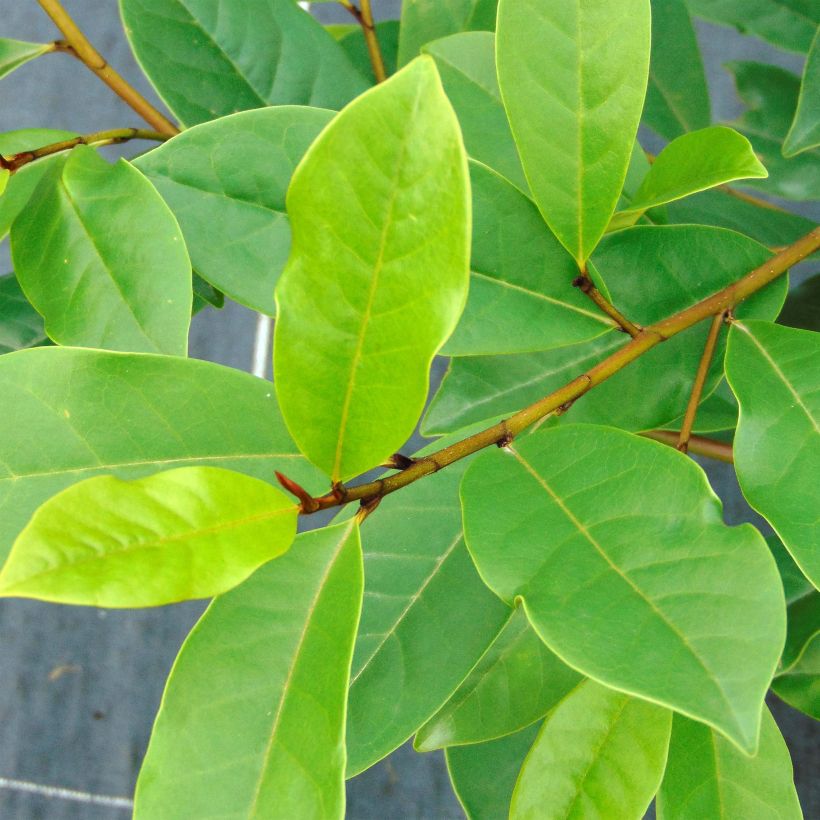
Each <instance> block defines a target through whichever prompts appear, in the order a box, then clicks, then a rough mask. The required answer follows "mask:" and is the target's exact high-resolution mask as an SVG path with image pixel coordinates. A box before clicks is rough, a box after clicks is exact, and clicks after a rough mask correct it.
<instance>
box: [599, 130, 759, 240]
mask: <svg viewBox="0 0 820 820" xmlns="http://www.w3.org/2000/svg"><path fill="white" fill-rule="evenodd" d="M766 176H768V174H767V172H766V169H765V168H764V167H763V166H762V165H761V164H760V160H758V158H757V157H756V156H755V153H754V151H753V150H752V146H751V144H750V143H749V140H747V139H746V137H744V136H743V135H742V134H738V132H737V131H733V130H732V129H731V128H726V127H725V126H722V125H715V126H712V127H711V128H704V129H703V130H701V131H693V132H692V133H691V134H684V135H683V136H680V137H678V138H677V139H676V140H673V141H672V142H670V143H669V145H667V146H666V148H664V149H663V151H661V153H660V154H659V155H658V157H657V159H656V160H655V162H654V163H653V164H652V167H651V168H650V170H649V173H648V174H647V175H646V178H645V179H644V181H643V183H642V184H641V186H640V187H639V188H638V190H637V191H636V192H635V195H634V196H633V197H632V201H631V202H630V204H629V208H628V209H627V210H625V211H620V212H619V213H617V214H615V216H614V217H613V219H612V225H611V226H610V227H624V226H626V225H630V224H632V223H634V222H636V221H637V220H638V218H639V217H640V216H641V215H642V214H643V213H644V212H645V211H648V210H649V209H650V208H654V207H656V206H658V205H665V204H667V203H669V202H674V201H675V200H676V199H683V197H686V196H689V195H690V194H696V193H698V191H705V190H706V189H707V188H714V187H716V186H718V185H722V184H724V183H726V182H732V181H733V180H736V179H746V178H748V177H766Z"/></svg>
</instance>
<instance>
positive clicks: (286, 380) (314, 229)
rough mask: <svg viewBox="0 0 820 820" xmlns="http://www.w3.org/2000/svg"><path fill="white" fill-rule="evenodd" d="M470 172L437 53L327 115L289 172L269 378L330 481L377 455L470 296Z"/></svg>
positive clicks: (401, 438) (409, 423)
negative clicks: (289, 235) (286, 246)
mask: <svg viewBox="0 0 820 820" xmlns="http://www.w3.org/2000/svg"><path fill="white" fill-rule="evenodd" d="M340 157H344V158H345V159H344V162H340V161H339V158H340ZM467 174H468V170H467V161H466V157H465V154H464V146H463V144H462V141H461V135H460V134H459V130H458V122H457V121H456V118H455V114H454V113H453V110H452V108H451V107H450V104H449V102H448V101H447V97H446V96H445V94H444V91H443V89H442V87H441V83H440V82H439V79H438V74H437V72H436V68H435V63H434V62H433V60H432V59H431V58H430V57H420V58H419V59H418V60H416V61H414V62H413V64H412V65H410V66H408V67H407V68H406V69H404V70H402V71H400V72H399V73H398V74H396V75H395V76H394V77H392V78H391V79H390V80H388V81H387V82H385V83H382V84H381V85H379V86H377V87H376V88H373V89H371V90H370V91H369V92H368V93H367V94H364V95H362V96H361V97H359V99H357V100H356V101H355V102H354V103H352V104H351V105H350V106H349V107H348V108H346V109H345V111H343V112H342V113H341V114H340V115H339V116H338V117H337V118H336V119H334V121H333V122H332V123H331V124H330V125H329V126H328V127H327V128H326V129H325V130H324V131H323V132H322V134H321V136H320V137H319V139H318V140H316V142H314V143H313V145H312V147H311V148H310V150H309V151H308V153H307V154H306V155H305V157H304V159H303V160H302V162H301V164H300V165H299V167H298V168H297V169H296V172H295V174H294V175H293V181H292V182H291V186H290V189H289V191H288V197H287V206H288V213H289V214H290V218H291V223H292V227H293V247H292V250H291V256H290V259H289V261H288V264H287V267H286V268H285V272H284V273H283V275H282V278H281V280H280V282H279V285H278V286H277V290H276V300H277V305H278V308H279V310H278V314H279V317H278V320H277V322H276V334H275V344H274V362H275V366H274V373H275V374H276V390H277V393H278V396H279V402H280V405H281V407H282V413H283V415H284V417H285V421H286V423H287V425H288V428H289V429H290V431H291V433H292V435H293V436H294V438H295V439H296V442H297V443H298V444H299V447H300V449H301V450H302V452H304V453H305V455H307V456H308V458H309V459H311V461H313V462H314V463H315V464H316V465H317V466H319V467H320V468H321V469H323V470H324V471H325V472H326V473H328V474H329V475H330V476H331V477H332V479H333V480H334V481H336V480H345V479H348V478H350V477H351V476H354V475H358V474H359V473H363V472H364V471H366V470H368V469H369V468H371V467H374V466H376V465H377V464H379V463H380V462H382V461H384V459H386V458H387V457H388V456H390V454H391V453H393V452H395V451H396V450H397V449H398V448H399V447H400V446H401V445H402V444H403V443H404V442H405V441H406V440H407V438H408V437H409V436H410V434H411V433H412V432H413V428H414V426H415V424H416V421H417V420H418V417H419V415H420V414H421V411H422V409H423V407H424V402H425V399H426V397H427V388H428V374H429V370H430V363H431V361H432V359H433V356H434V355H435V353H436V351H437V350H438V349H439V348H440V347H441V345H442V344H443V343H444V341H445V340H446V338H447V337H448V336H449V335H450V333H452V331H453V329H454V328H455V325H456V323H457V321H458V318H459V316H460V315H461V312H462V310H463V308H464V302H465V300H466V297H467V288H468V280H469V243H470V201H469V187H468V178H467ZM431 203H435V207H430V204H431Z"/></svg>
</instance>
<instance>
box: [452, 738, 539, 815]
mask: <svg viewBox="0 0 820 820" xmlns="http://www.w3.org/2000/svg"><path fill="white" fill-rule="evenodd" d="M539 729H540V725H539V724H535V725H533V726H528V727H527V728H526V729H522V730H521V731H520V732H516V733H515V734H514V735H507V737H503V738H501V739H500V740H491V741H489V742H488V743H474V744H472V745H470V746H454V747H452V748H451V749H447V750H446V755H447V769H448V771H449V773H450V780H451V782H452V784H453V790H454V791H455V793H456V797H458V799H459V801H460V803H461V805H462V807H463V808H464V812H465V813H466V815H467V817H468V818H469V820H499V818H503V817H507V816H508V815H509V813H510V801H511V800H512V794H513V789H514V788H515V783H516V781H517V780H518V773H519V771H520V770H521V765H522V764H523V763H524V758H525V757H526V756H527V752H529V750H530V747H531V746H532V744H533V741H534V740H535V738H536V735H537V734H538V730H539ZM488 773H492V774H491V776H488Z"/></svg>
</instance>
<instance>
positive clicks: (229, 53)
mask: <svg viewBox="0 0 820 820" xmlns="http://www.w3.org/2000/svg"><path fill="white" fill-rule="evenodd" d="M120 9H121V11H122V19H123V23H124V24H125V32H126V34H127V35H128V39H129V41H130V43H131V48H132V49H133V51H134V54H135V55H136V58H137V60H138V62H139V63H140V65H141V66H142V69H143V70H144V71H145V73H146V74H147V76H148V78H149V79H150V80H151V82H152V83H153V85H154V88H156V90H157V92H158V93H159V95H160V97H162V99H163V100H164V101H165V103H166V104H167V105H168V107H169V108H170V109H171V111H173V112H174V114H176V116H177V117H178V118H179V119H180V120H181V121H182V122H183V123H184V124H185V125H189V126H190V125H196V124H197V123H199V122H205V121H206V120H212V119H215V118H216V117H224V116H225V115H226V114H234V113H236V112H237V111H244V110H246V109H248V108H263V107H265V106H267V105H287V104H294V105H311V106H317V107H319V108H334V109H338V108H341V107H342V106H343V105H345V104H346V103H348V102H349V101H350V100H352V99H353V98H354V97H355V96H356V95H357V94H360V93H361V92H362V91H364V90H365V88H367V80H366V79H365V77H364V76H362V75H361V74H360V73H359V71H358V70H357V69H356V68H355V67H354V66H353V63H352V62H351V61H350V58H349V57H348V56H347V54H345V51H344V49H343V48H342V47H341V46H340V45H339V44H338V43H337V42H336V41H335V40H334V39H333V38H332V37H331V36H330V35H329V34H328V33H327V32H326V31H325V30H324V29H323V28H322V26H321V25H320V24H319V23H318V22H317V21H316V20H314V19H313V18H312V17H311V16H310V14H307V13H306V12H305V11H304V10H303V9H301V8H299V6H298V5H297V4H296V3H295V2H293V0H243V2H242V3H236V2H235V0H120Z"/></svg>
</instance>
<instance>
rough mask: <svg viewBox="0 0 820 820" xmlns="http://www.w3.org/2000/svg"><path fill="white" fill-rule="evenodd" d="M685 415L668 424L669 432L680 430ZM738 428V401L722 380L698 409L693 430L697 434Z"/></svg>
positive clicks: (666, 425) (666, 427)
mask: <svg viewBox="0 0 820 820" xmlns="http://www.w3.org/2000/svg"><path fill="white" fill-rule="evenodd" d="M683 415H684V414H683V413H681V414H680V415H679V416H678V417H677V418H676V419H673V420H672V421H670V422H669V423H668V424H665V425H663V426H664V428H665V429H667V430H680V428H681V425H682V424H683ZM735 427H737V400H736V399H735V394H734V393H732V390H731V388H730V387H729V385H728V383H727V382H726V380H725V379H724V380H722V381H721V382H720V383H719V384H718V386H717V387H716V388H715V391H714V393H712V394H711V395H710V396H708V397H707V398H705V399H704V400H703V402H701V404H700V406H699V407H698V414H697V417H696V418H695V426H694V428H693V430H694V432H696V433H717V432H721V431H723V430H734V429H735Z"/></svg>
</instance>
